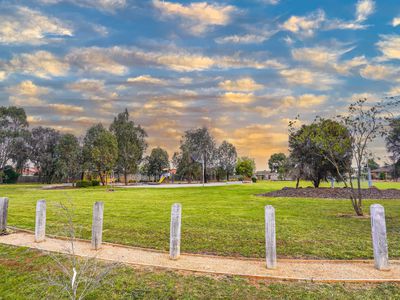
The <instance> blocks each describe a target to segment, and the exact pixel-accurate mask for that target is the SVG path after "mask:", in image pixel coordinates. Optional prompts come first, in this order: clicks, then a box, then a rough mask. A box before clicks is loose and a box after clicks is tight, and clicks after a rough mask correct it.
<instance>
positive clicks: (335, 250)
mask: <svg viewBox="0 0 400 300" xmlns="http://www.w3.org/2000/svg"><path fill="white" fill-rule="evenodd" d="M307 184H308V183H303V185H307ZM293 185H294V183H292V182H261V183H257V184H248V185H236V186H224V187H207V188H179V189H149V188H147V189H146V188H144V189H120V188H117V189H116V190H115V192H107V191H105V189H104V188H102V187H98V188H88V189H76V190H42V189H41V188H40V186H35V185H31V186H28V185H14V186H11V185H9V186H1V187H0V195H1V196H7V197H9V198H10V205H9V225H12V226H16V227H20V228H25V229H34V219H35V203H36V201H37V200H39V199H46V200H47V202H48V209H47V210H48V217H47V232H48V233H51V234H60V232H61V228H62V225H63V221H62V219H63V216H62V215H60V211H59V209H58V208H57V205H56V204H57V203H58V202H60V201H61V202H64V203H68V201H71V202H72V203H73V205H74V211H75V224H77V225H79V226H81V229H82V230H81V231H80V237H82V238H86V239H89V238H90V230H91V220H92V219H91V213H92V205H93V203H94V201H104V202H105V220H104V240H105V241H108V242H114V243H121V244H126V245H132V246H140V247H147V248H154V249H162V250H167V249H168V243H169V222H170V207H171V205H172V204H173V203H174V202H180V203H182V205H183V217H182V252H193V253H213V254H218V255H228V256H245V257H263V256H264V206H265V205H267V204H271V205H273V206H274V207H275V209H276V224H277V247H278V249H277V251H278V255H279V256H280V257H302V258H333V259H356V258H372V247H371V234H370V220H369V218H363V219H359V218H353V217H347V216H343V215H352V214H353V211H352V207H351V204H350V201H349V200H330V199H298V198H265V197H258V196H255V195H256V194H259V193H264V192H267V191H271V190H275V189H280V188H282V187H283V186H293ZM377 186H378V187H380V188H389V187H400V184H397V183H377ZM372 203H380V204H382V205H383V206H384V207H385V209H386V219H387V231H388V240H389V251H390V256H391V257H392V258H394V257H397V258H400V246H399V245H400V200H379V201H378V200H372V201H371V200H367V201H365V202H364V209H365V211H366V213H368V209H369V205H370V204H372Z"/></svg>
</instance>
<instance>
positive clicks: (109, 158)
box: [83, 124, 118, 185]
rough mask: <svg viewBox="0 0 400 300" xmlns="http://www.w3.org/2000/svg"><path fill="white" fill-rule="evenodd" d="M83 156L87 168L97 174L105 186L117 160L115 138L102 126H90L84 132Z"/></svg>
mask: <svg viewBox="0 0 400 300" xmlns="http://www.w3.org/2000/svg"><path fill="white" fill-rule="evenodd" d="M83 154H84V159H85V162H86V163H87V165H88V167H89V168H90V169H93V170H95V171H96V172H97V173H98V174H99V177H100V180H101V182H102V184H103V185H105V184H107V176H108V174H109V173H110V171H112V169H113V168H114V166H115V164H116V162H117V159H118V144H117V139H116V138H115V136H114V135H113V134H112V133H111V132H110V131H108V130H107V129H105V128H104V126H103V125H102V124H97V125H94V126H92V127H91V128H89V130H88V131H87V132H86V136H85V139H84V145H83Z"/></svg>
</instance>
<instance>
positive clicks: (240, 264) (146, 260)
mask: <svg viewBox="0 0 400 300" xmlns="http://www.w3.org/2000/svg"><path fill="white" fill-rule="evenodd" d="M0 243H2V244H7V245H13V246H21V247H29V248H34V249H40V250H45V251H50V252H60V253H67V251H68V250H67V249H68V247H69V243H68V241H66V240H62V239H56V238H49V237H48V238H47V239H46V241H45V242H42V243H35V242H34V236H33V235H32V234H30V233H25V232H17V233H12V234H9V235H5V236H0ZM75 247H76V254H77V255H79V256H82V257H97V258H99V259H103V260H108V261H114V262H121V263H125V264H131V265H137V266H152V267H159V268H165V269H175V270H183V271H192V272H200V273H209V274H225V275H237V276H244V277H252V278H260V279H278V280H308V281H319V282H344V281H347V282H400V261H391V265H390V270H389V271H378V270H376V269H375V268H374V266H373V262H372V261H340V260H336V261H335V260H296V259H279V260H278V268H277V269H275V270H268V269H266V268H265V264H264V261H263V260H256V259H237V258H229V257H218V256H208V255H191V254H183V255H181V257H180V259H179V260H177V261H173V260H170V259H169V258H168V254H167V253H165V252H161V251H152V250H147V249H140V248H133V247H126V246H123V245H113V244H104V245H103V247H102V249H101V250H98V251H94V250H91V249H90V243H89V242H88V241H77V242H76V243H75Z"/></svg>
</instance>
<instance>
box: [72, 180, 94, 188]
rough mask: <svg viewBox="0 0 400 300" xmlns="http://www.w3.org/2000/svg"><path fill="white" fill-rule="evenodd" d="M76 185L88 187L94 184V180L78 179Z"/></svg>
mask: <svg viewBox="0 0 400 300" xmlns="http://www.w3.org/2000/svg"><path fill="white" fill-rule="evenodd" d="M75 186H76V187H77V188H86V187H89V186H92V181H87V180H78V181H76V182H75Z"/></svg>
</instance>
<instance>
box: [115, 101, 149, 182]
mask: <svg viewBox="0 0 400 300" xmlns="http://www.w3.org/2000/svg"><path fill="white" fill-rule="evenodd" d="M110 131H111V132H112V133H113V134H114V135H115V137H116V141H117V147H118V158H117V168H118V170H119V171H121V172H122V173H123V174H124V181H125V185H127V184H128V179H127V174H129V173H134V172H137V171H138V167H139V164H140V162H141V160H142V158H143V154H144V152H145V150H146V148H147V143H146V140H145V139H146V137H147V134H146V132H145V131H144V129H143V128H142V127H140V126H139V125H138V126H137V125H135V123H134V121H132V120H130V119H129V113H128V110H127V109H125V111H123V112H122V113H119V114H118V116H117V117H115V118H114V122H113V123H112V124H111V125H110Z"/></svg>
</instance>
